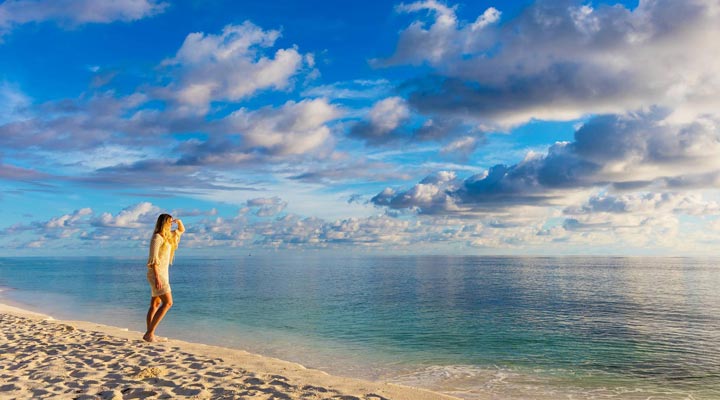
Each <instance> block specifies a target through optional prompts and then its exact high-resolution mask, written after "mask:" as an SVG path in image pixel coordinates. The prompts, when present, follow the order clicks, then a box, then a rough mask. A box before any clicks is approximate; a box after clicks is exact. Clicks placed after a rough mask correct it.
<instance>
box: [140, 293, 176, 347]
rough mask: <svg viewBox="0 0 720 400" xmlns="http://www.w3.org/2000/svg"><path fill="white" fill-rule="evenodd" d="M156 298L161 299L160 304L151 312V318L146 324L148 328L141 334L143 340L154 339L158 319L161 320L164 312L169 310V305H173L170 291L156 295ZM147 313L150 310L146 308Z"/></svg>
mask: <svg viewBox="0 0 720 400" xmlns="http://www.w3.org/2000/svg"><path fill="white" fill-rule="evenodd" d="M158 298H159V299H160V300H162V305H161V306H160V307H159V308H158V309H157V311H155V313H154V314H153V316H152V319H151V320H150V324H149V326H148V330H147V332H145V335H144V336H143V340H145V341H146V342H152V341H153V340H154V339H155V329H156V328H157V326H158V324H159V323H160V321H162V319H163V317H164V316H165V314H167V312H168V310H170V307H172V305H173V301H172V293H165V294H163V295H160V296H158ZM151 307H152V306H151ZM149 313H150V312H149V310H148V314H149Z"/></svg>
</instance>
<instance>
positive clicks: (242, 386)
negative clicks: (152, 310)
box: [0, 304, 453, 400]
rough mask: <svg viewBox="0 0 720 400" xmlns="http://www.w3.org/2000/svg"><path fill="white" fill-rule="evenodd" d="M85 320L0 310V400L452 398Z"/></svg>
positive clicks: (370, 399)
mask: <svg viewBox="0 0 720 400" xmlns="http://www.w3.org/2000/svg"><path fill="white" fill-rule="evenodd" d="M141 336H142V334H141V333H140V332H133V331H128V330H124V329H121V328H116V327H112V326H106V325H100V324H96V323H91V322H85V321H59V320H54V319H52V318H50V317H48V316H46V315H42V314H37V313H32V312H29V311H26V310H23V309H19V308H16V307H12V306H9V305H4V304H0V355H1V357H0V398H2V399H40V398H68V399H97V398H101V399H140V398H143V399H144V398H148V399H162V398H208V399H242V398H258V399H343V400H353V399H367V400H380V399H408V400H425V399H427V400H431V399H452V398H453V397H450V396H446V395H442V394H439V393H434V392H430V391H427V390H423V389H416V388H411V387H406V386H400V385H395V384H391V383H384V382H370V381H363V380H358V379H352V378H345V377H337V376H332V375H329V374H326V373H324V372H322V371H317V370H312V369H307V368H305V367H303V366H302V365H299V364H295V363H291V362H286V361H282V360H278V359H273V358H269V357H263V356H259V355H255V354H251V353H248V352H245V351H241V350H235V349H227V348H221V347H215V346H207V345H203V344H196V343H188V342H183V341H180V340H174V339H172V338H171V339H170V340H169V341H168V342H162V343H146V342H144V341H142V340H141V339H140V338H141Z"/></svg>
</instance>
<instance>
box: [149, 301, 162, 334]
mask: <svg viewBox="0 0 720 400" xmlns="http://www.w3.org/2000/svg"><path fill="white" fill-rule="evenodd" d="M160 304H162V300H160V296H155V297H151V298H150V308H148V312H147V318H145V322H146V329H147V330H148V331H149V330H150V324H151V323H152V320H153V317H154V316H155V313H156V312H157V310H158V308H160Z"/></svg>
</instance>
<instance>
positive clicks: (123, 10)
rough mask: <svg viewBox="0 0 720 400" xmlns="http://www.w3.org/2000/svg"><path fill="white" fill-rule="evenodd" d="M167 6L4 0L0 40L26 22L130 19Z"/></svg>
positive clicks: (129, 0) (146, 1)
mask: <svg viewBox="0 0 720 400" xmlns="http://www.w3.org/2000/svg"><path fill="white" fill-rule="evenodd" d="M168 5H169V4H168V3H166V2H161V1H158V0H7V1H5V2H3V3H2V4H0V43H1V42H2V37H3V36H4V35H7V34H8V33H9V32H10V31H11V30H12V29H13V28H15V27H17V26H19V25H22V24H26V23H30V22H44V21H55V22H57V23H58V24H60V25H63V26H69V27H74V26H77V25H83V24H89V23H99V24H106V23H110V22H114V21H123V22H131V21H136V20H139V19H143V18H147V17H151V16H153V15H157V14H160V13H162V12H164V11H165V9H166V8H167V7H168Z"/></svg>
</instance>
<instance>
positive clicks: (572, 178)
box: [372, 110, 720, 214]
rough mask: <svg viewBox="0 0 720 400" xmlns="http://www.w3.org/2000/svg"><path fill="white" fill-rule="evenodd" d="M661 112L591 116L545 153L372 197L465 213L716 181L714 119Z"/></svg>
mask: <svg viewBox="0 0 720 400" xmlns="http://www.w3.org/2000/svg"><path fill="white" fill-rule="evenodd" d="M665 117H666V114H665V113H663V112H661V111H659V110H654V111H652V112H646V113H639V114H630V115H601V116H597V117H594V118H591V119H590V120H589V121H588V122H587V123H585V124H584V125H583V126H582V127H580V128H579V129H578V130H577V131H576V132H575V140H574V141H573V142H558V143H556V144H554V145H553V146H551V147H550V148H549V149H548V151H547V153H545V154H532V153H531V154H528V156H527V157H526V158H525V159H524V160H523V161H521V162H519V163H517V164H514V165H496V166H494V167H492V168H490V169H489V170H488V171H486V172H485V173H482V174H477V175H474V176H471V177H469V178H467V179H465V180H459V179H457V178H455V176H454V174H447V173H446V174H444V175H434V176H431V177H428V178H426V179H424V180H423V181H421V182H420V183H418V184H417V185H415V186H413V187H412V188H410V189H408V190H405V191H396V190H394V189H391V188H388V189H386V190H384V191H383V192H381V193H379V194H378V195H376V196H375V197H374V198H373V199H372V202H373V203H374V204H376V205H379V206H385V207H389V208H392V209H415V210H418V211H419V212H421V213H425V214H444V213H472V212H478V211H487V210H492V209H497V208H503V207H510V206H514V205H544V204H545V205H546V204H562V202H563V200H564V199H566V198H567V197H568V196H570V195H573V194H575V193H577V192H578V191H582V190H586V189H590V188H594V187H606V186H609V185H612V187H614V188H616V189H618V188H621V187H623V185H627V186H628V187H630V188H632V189H635V190H637V189H640V188H642V187H643V186H652V187H654V188H656V189H657V188H672V187H675V186H677V185H678V182H687V181H692V183H693V185H694V186H695V187H701V188H702V187H704V188H713V187H717V183H718V171H720V123H719V122H718V120H716V119H713V118H704V119H699V120H697V121H695V122H692V123H688V124H672V123H669V122H668V121H667V119H666V118H665ZM438 176H440V177H441V178H442V179H440V178H438Z"/></svg>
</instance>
